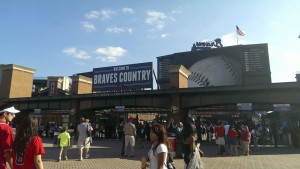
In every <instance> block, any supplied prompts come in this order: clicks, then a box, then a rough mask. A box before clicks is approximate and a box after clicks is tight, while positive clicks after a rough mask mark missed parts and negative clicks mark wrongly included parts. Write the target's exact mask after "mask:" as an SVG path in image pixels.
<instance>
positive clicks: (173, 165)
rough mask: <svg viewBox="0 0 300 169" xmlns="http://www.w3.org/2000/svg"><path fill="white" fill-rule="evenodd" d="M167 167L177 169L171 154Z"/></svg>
mask: <svg viewBox="0 0 300 169" xmlns="http://www.w3.org/2000/svg"><path fill="white" fill-rule="evenodd" d="M165 166H166V167H167V169H176V167H175V164H174V162H173V160H172V158H171V157H170V155H169V154H168V157H167V162H166V164H165Z"/></svg>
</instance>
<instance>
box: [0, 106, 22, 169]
mask: <svg viewBox="0 0 300 169" xmlns="http://www.w3.org/2000/svg"><path fill="white" fill-rule="evenodd" d="M19 112H20V111H19V110H17V109H15V108H14V107H13V106H11V105H9V104H3V105H1V106H0V142H1V144H0V169H7V167H6V162H7V163H8V165H9V166H10V168H12V158H11V148H12V145H13V130H12V128H11V127H10V126H9V125H8V123H9V122H11V121H12V120H13V118H14V117H15V114H16V113H19Z"/></svg>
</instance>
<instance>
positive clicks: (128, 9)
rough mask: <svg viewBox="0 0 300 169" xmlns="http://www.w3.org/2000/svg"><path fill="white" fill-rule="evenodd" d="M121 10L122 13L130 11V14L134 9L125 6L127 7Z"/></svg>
mask: <svg viewBox="0 0 300 169" xmlns="http://www.w3.org/2000/svg"><path fill="white" fill-rule="evenodd" d="M122 11H123V12H124V13H130V14H132V13H134V10H133V9H132V8H127V7H125V8H123V9H122Z"/></svg>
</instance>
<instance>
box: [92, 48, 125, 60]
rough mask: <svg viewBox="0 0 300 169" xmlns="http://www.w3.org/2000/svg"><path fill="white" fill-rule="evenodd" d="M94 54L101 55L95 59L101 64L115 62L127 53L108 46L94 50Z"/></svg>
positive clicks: (121, 49)
mask: <svg viewBox="0 0 300 169" xmlns="http://www.w3.org/2000/svg"><path fill="white" fill-rule="evenodd" d="M96 53H97V54H99V55H101V56H99V57H97V58H96V59H97V60H101V61H103V62H116V61H117V60H118V59H120V58H121V57H122V56H124V55H125V54H126V53H127V51H126V50H125V49H123V48H121V47H113V46H109V47H107V48H98V49H96Z"/></svg>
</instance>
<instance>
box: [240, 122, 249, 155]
mask: <svg viewBox="0 0 300 169" xmlns="http://www.w3.org/2000/svg"><path fill="white" fill-rule="evenodd" d="M241 140H242V147H243V154H244V155H245V156H249V151H250V150H249V144H250V141H251V134H250V132H249V128H248V126H245V127H244V128H243V132H242V135H241Z"/></svg>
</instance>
